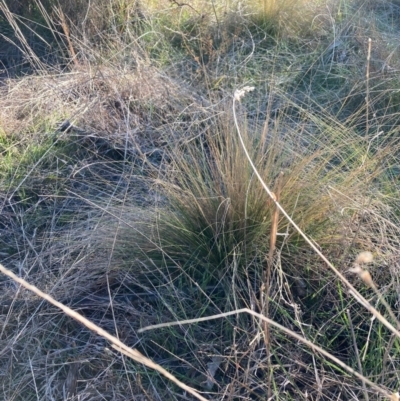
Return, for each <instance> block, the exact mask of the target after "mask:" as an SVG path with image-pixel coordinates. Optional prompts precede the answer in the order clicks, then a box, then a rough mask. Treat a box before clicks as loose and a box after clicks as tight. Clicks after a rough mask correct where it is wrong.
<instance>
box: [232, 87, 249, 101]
mask: <svg viewBox="0 0 400 401" xmlns="http://www.w3.org/2000/svg"><path fill="white" fill-rule="evenodd" d="M253 90H254V86H245V87H244V88H242V89H236V91H235V96H234V97H235V100H237V101H238V102H240V99H241V98H242V97H243V96H244V95H245V94H246V93H247V92H251V91H253Z"/></svg>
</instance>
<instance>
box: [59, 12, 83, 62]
mask: <svg viewBox="0 0 400 401" xmlns="http://www.w3.org/2000/svg"><path fill="white" fill-rule="evenodd" d="M54 11H55V12H56V14H57V15H58V18H59V19H60V24H61V27H62V29H63V31H64V35H65V38H66V39H67V42H68V48H69V53H70V58H71V59H72V60H73V62H74V64H75V66H76V67H79V65H80V64H79V61H78V58H77V57H76V52H75V49H74V46H73V44H72V40H71V35H70V32H69V27H68V24H67V20H66V19H65V14H64V12H63V11H62V10H61V8H57V7H54Z"/></svg>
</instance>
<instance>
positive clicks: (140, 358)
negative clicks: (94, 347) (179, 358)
mask: <svg viewBox="0 0 400 401" xmlns="http://www.w3.org/2000/svg"><path fill="white" fill-rule="evenodd" d="M0 271H1V272H2V273H4V274H5V275H6V276H8V277H10V278H12V279H13V280H14V281H16V282H17V283H19V284H21V285H22V286H23V287H25V288H26V289H28V290H30V291H32V292H34V293H35V294H37V295H39V297H41V298H43V299H45V300H46V301H48V302H50V303H51V304H53V305H54V306H56V307H57V308H59V309H61V310H62V311H63V312H64V313H65V314H66V315H68V316H70V317H72V318H73V319H75V320H77V321H78V322H80V323H82V324H83V325H84V326H86V327H87V328H88V329H89V330H92V331H94V332H95V333H97V334H98V335H99V336H102V337H104V338H106V339H107V340H108V341H110V343H111V344H112V347H113V348H114V349H116V350H118V351H120V352H121V353H123V354H124V355H126V356H128V357H130V358H132V359H133V360H134V361H136V362H139V363H142V364H143V365H145V366H148V367H149V368H152V369H154V370H156V371H158V372H160V373H161V374H162V375H164V376H165V377H167V378H168V379H170V380H171V381H172V382H174V383H175V384H176V385H177V386H179V387H180V388H182V389H183V390H185V391H187V392H188V393H190V394H192V395H194V396H195V397H196V398H197V399H199V400H202V401H207V399H206V398H204V397H202V396H201V395H200V394H199V393H198V392H197V391H196V390H195V389H194V388H192V387H189V386H187V385H186V384H184V383H182V382H181V381H179V380H178V379H177V378H176V377H175V376H173V375H172V374H171V373H169V372H168V371H167V370H165V369H164V368H163V367H161V366H160V365H158V364H156V363H154V362H153V361H152V360H151V359H149V358H146V357H145V356H144V355H142V354H141V353H140V352H139V351H138V350H136V349H133V348H130V347H128V346H127V345H125V344H124V343H123V342H122V341H120V340H119V339H118V338H117V337H114V336H113V335H111V334H110V333H108V332H107V331H105V330H103V329H102V328H101V327H99V326H97V325H96V324H94V323H93V322H91V321H90V320H88V319H86V318H85V317H83V316H82V315H80V314H79V313H78V312H75V311H74V310H72V309H71V308H68V306H65V305H64V304H62V303H61V302H58V301H56V300H55V299H54V298H53V297H51V296H50V295H48V294H46V293H44V292H43V291H40V290H39V288H37V287H35V286H34V285H31V284H29V283H28V282H27V281H25V280H24V279H22V278H20V277H18V276H16V275H15V274H14V273H13V272H12V271H10V270H8V269H6V268H5V267H4V266H3V265H1V264H0Z"/></svg>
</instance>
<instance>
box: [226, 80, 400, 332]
mask: <svg viewBox="0 0 400 401" xmlns="http://www.w3.org/2000/svg"><path fill="white" fill-rule="evenodd" d="M253 89H254V88H253V87H249V86H246V87H244V88H243V89H241V90H236V92H235V95H234V97H233V104H232V107H233V117H234V122H235V126H236V130H237V133H238V136H239V140H240V143H241V146H242V148H243V151H244V152H245V155H246V157H247V160H248V161H249V163H250V166H251V168H252V169H253V171H254V174H255V175H256V177H257V179H258V180H259V181H260V183H261V185H262V187H263V188H264V190H265V192H267V194H268V195H269V197H270V198H271V199H272V201H273V202H274V203H275V205H276V207H277V208H278V209H279V210H280V212H281V213H282V214H283V215H284V216H285V217H286V219H287V220H288V222H289V223H290V224H291V225H292V226H293V227H294V229H295V230H296V231H297V232H298V233H299V234H300V235H301V237H302V238H303V239H304V240H305V241H306V243H307V244H308V245H309V246H310V247H311V248H312V249H313V250H314V252H315V253H316V254H317V255H318V256H319V257H320V258H321V259H322V260H323V261H324V262H325V263H326V264H327V266H328V267H329V268H330V269H331V270H332V271H333V272H334V273H335V275H336V276H337V277H338V278H339V279H340V280H341V282H342V283H343V284H345V285H346V286H347V287H348V289H349V292H350V294H352V295H353V297H354V298H355V299H356V300H357V301H358V302H360V303H361V304H362V305H363V306H364V307H365V308H366V309H367V310H368V311H370V312H371V313H372V314H373V315H374V316H375V317H376V318H377V319H378V320H379V321H380V322H381V323H382V324H383V325H384V326H386V327H387V328H388V329H389V330H390V331H391V332H392V333H394V334H395V335H396V336H397V337H398V338H400V331H398V330H397V329H396V328H395V327H394V326H393V325H392V324H391V323H390V322H389V321H388V320H387V319H385V317H383V316H382V315H381V314H380V313H379V311H378V310H377V309H376V308H374V307H373V306H372V305H370V303H369V302H368V301H367V300H366V299H365V298H364V297H363V296H362V295H361V294H360V293H359V292H358V291H357V290H356V289H355V288H354V286H353V285H352V284H351V283H350V282H349V280H347V279H346V277H344V275H343V274H342V273H340V271H339V270H338V269H336V267H335V266H333V264H332V263H331V262H330V261H329V260H328V259H327V258H326V256H325V255H324V254H323V253H322V252H321V251H320V250H319V249H318V247H317V246H316V245H315V244H314V243H313V242H312V241H311V239H310V238H308V236H307V235H306V234H305V233H304V231H303V230H302V229H301V228H300V227H299V226H298V225H297V224H296V223H295V222H294V221H293V219H292V218H291V217H290V216H289V214H288V213H287V212H286V210H285V209H284V208H283V207H282V206H281V204H280V203H279V202H277V201H276V200H275V195H274V193H273V192H272V191H271V190H270V189H269V187H268V186H267V184H266V183H265V181H264V180H263V178H262V177H261V175H260V173H259V172H258V170H257V167H256V166H255V165H254V163H253V161H252V159H251V157H250V154H249V152H248V150H247V149H246V145H245V143H244V140H243V137H242V134H241V133H240V128H239V124H238V121H237V116H236V102H240V99H241V98H242V97H243V96H244V95H245V94H246V93H247V92H250V91H252V90H253Z"/></svg>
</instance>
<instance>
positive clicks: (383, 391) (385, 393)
mask: <svg viewBox="0 0 400 401" xmlns="http://www.w3.org/2000/svg"><path fill="white" fill-rule="evenodd" d="M238 313H248V314H250V315H252V316H254V317H256V318H258V319H261V320H263V321H265V322H267V323H268V324H270V325H271V326H274V327H276V328H277V329H278V330H281V331H283V332H284V333H286V334H287V335H289V336H291V337H293V338H294V339H296V340H298V341H300V342H301V343H303V344H305V345H307V346H308V347H309V348H311V349H312V350H313V351H314V352H318V353H320V354H322V355H323V356H325V357H326V358H328V359H330V360H331V361H333V362H334V363H336V364H337V365H338V366H340V367H341V368H343V369H345V370H346V371H347V372H349V373H350V374H352V375H353V376H355V377H357V378H358V379H360V380H361V381H362V382H364V383H366V384H368V386H370V387H371V388H372V389H374V390H375V391H377V392H378V393H379V394H382V395H383V396H384V397H388V398H389V399H390V400H393V401H394V400H398V398H396V397H397V394H396V393H389V391H388V390H386V389H384V388H382V387H380V386H378V385H377V384H375V383H373V382H372V381H371V380H369V379H368V378H366V377H365V376H363V375H362V374H361V373H358V372H357V371H355V370H354V369H353V368H351V367H350V366H348V365H346V364H345V363H344V362H342V361H341V360H340V359H338V358H336V357H335V356H333V355H331V354H330V353H329V352H327V351H325V350H324V349H323V348H321V347H319V346H318V345H315V344H314V343H313V342H311V341H309V340H307V339H306V338H304V337H302V336H300V335H299V334H297V333H295V332H294V331H292V330H290V329H288V328H286V327H285V326H282V325H280V324H279V323H277V322H275V321H274V320H272V319H269V318H267V317H265V316H263V315H261V314H260V313H257V312H254V311H252V310H251V309H248V308H242V309H238V310H234V311H230V312H225V313H219V314H217V315H211V316H206V317H200V318H197V319H188V320H180V321H176V322H169V323H160V324H155V325H152V326H147V327H143V328H141V329H139V330H138V332H139V333H143V332H144V331H147V330H154V329H159V328H162V327H171V326H177V325H182V324H190V323H198V322H205V321H208V320H214V319H220V318H223V317H227V316H232V315H236V314H238Z"/></svg>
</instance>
